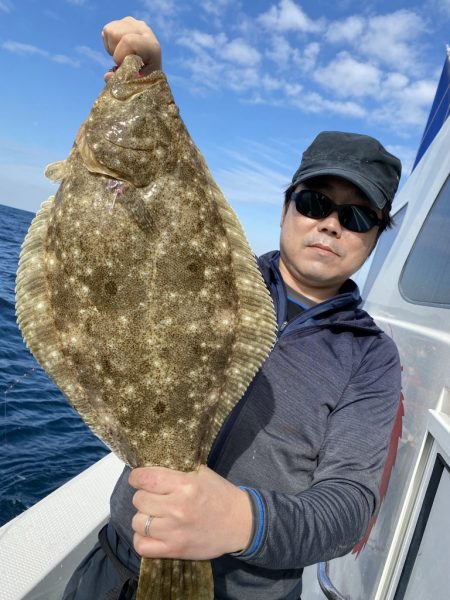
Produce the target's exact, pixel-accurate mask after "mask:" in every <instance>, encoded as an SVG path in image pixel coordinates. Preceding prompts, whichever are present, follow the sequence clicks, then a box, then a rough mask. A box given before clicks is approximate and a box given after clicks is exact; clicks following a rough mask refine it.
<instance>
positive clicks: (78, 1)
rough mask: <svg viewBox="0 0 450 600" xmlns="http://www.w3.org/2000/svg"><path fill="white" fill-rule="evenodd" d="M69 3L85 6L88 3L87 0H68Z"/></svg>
mask: <svg viewBox="0 0 450 600" xmlns="http://www.w3.org/2000/svg"><path fill="white" fill-rule="evenodd" d="M67 2H68V3H69V4H74V5H75V6H83V5H84V4H86V2H87V0H67Z"/></svg>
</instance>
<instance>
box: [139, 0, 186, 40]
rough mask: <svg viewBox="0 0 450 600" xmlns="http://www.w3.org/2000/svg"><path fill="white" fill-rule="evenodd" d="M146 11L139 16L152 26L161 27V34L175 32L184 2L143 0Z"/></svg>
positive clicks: (169, 34)
mask: <svg viewBox="0 0 450 600" xmlns="http://www.w3.org/2000/svg"><path fill="white" fill-rule="evenodd" d="M141 3H142V4H143V6H144V8H145V11H144V13H143V14H142V15H140V16H139V17H140V18H142V19H144V21H146V22H147V23H148V24H149V25H150V27H152V28H153V27H155V29H159V31H160V32H161V35H168V36H169V37H170V36H171V34H172V33H173V30H174V26H175V23H176V18H177V17H178V14H179V12H180V11H182V10H183V8H186V7H183V4H182V3H181V2H179V3H177V2H175V0H141Z"/></svg>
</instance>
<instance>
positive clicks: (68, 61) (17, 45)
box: [1, 40, 80, 67]
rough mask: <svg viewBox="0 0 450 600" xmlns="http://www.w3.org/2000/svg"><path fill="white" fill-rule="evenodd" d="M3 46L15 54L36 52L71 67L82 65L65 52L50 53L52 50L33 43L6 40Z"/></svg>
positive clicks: (23, 54)
mask: <svg viewBox="0 0 450 600" xmlns="http://www.w3.org/2000/svg"><path fill="white" fill-rule="evenodd" d="M1 47H2V48H4V49H5V50H8V51H9V52H13V53H14V54H20V55H22V56H26V55H29V54H34V55H37V56H42V57H43V58H46V59H48V60H52V61H54V62H57V63H60V64H65V65H70V66H71V67H79V66H80V63H79V61H78V60H74V59H73V58H70V57H69V56H66V55H65V54H50V52H47V50H43V49H42V48H38V47H37V46H33V45H31V44H23V43H21V42H13V41H11V40H8V41H6V42H3V44H2V45H1Z"/></svg>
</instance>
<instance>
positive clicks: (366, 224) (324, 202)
mask: <svg viewBox="0 0 450 600" xmlns="http://www.w3.org/2000/svg"><path fill="white" fill-rule="evenodd" d="M292 198H293V200H294V201H295V207H296V209H297V211H298V212H299V213H300V214H302V215H304V216H305V217H309V218H310V219H324V218H325V217H327V216H328V215H329V214H330V213H331V212H332V211H333V210H336V209H337V211H338V215H339V222H340V224H341V225H342V226H343V227H345V228H346V229H349V230H350V231H356V232H357V233H366V232H367V231H369V230H370V229H372V227H375V225H379V220H378V217H377V215H376V213H374V211H373V210H371V209H370V208H367V207H365V206H359V205H358V204H341V205H336V204H334V203H333V202H332V201H331V200H330V199H329V198H327V197H326V196H324V195H323V194H321V193H320V192H316V191H314V190H301V191H300V192H294V193H293V194H292Z"/></svg>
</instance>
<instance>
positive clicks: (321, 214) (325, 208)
mask: <svg viewBox="0 0 450 600" xmlns="http://www.w3.org/2000/svg"><path fill="white" fill-rule="evenodd" d="M292 196H293V197H294V198H295V207H296V209H297V210H298V212H299V213H300V214H302V215H304V216H305V217H309V218H310V219H324V218H325V217H326V216H328V215H329V214H330V212H331V203H330V201H329V200H328V198H327V197H326V196H323V195H322V194H320V193H319V192H315V191H314V190H302V191H301V192H295V193H294V194H292Z"/></svg>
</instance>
